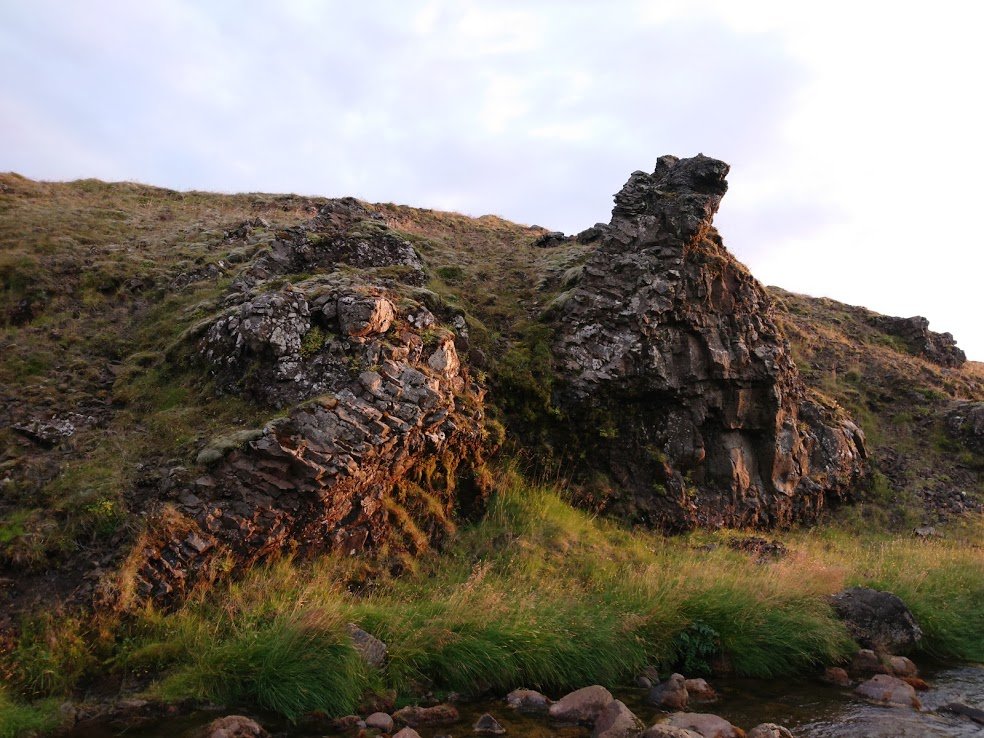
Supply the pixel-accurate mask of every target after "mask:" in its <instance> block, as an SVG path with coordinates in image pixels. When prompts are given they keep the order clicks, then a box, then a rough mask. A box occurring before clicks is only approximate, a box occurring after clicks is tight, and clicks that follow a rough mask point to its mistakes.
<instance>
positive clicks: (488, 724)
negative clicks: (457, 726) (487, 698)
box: [472, 712, 506, 735]
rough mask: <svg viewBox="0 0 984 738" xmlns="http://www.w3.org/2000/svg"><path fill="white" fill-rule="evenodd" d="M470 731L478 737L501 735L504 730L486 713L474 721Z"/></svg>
mask: <svg viewBox="0 0 984 738" xmlns="http://www.w3.org/2000/svg"><path fill="white" fill-rule="evenodd" d="M472 731H473V732H475V733H477V734H478V735H502V734H504V733H505V732H506V729H505V728H503V727H502V725H501V724H500V723H499V721H498V720H496V719H495V718H494V717H493V716H492V715H491V714H489V713H487V712H486V713H483V714H482V715H481V716H480V717H479V718H478V720H476V721H475V725H474V726H472Z"/></svg>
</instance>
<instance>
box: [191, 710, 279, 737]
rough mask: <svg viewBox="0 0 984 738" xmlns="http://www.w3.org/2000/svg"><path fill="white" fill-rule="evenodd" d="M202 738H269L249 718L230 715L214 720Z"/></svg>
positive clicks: (204, 731)
mask: <svg viewBox="0 0 984 738" xmlns="http://www.w3.org/2000/svg"><path fill="white" fill-rule="evenodd" d="M201 735H202V738H269V735H270V734H269V733H267V732H266V731H265V730H264V729H263V727H262V726H261V725H260V724H259V723H258V722H256V721H255V720H251V719H250V718H248V717H243V716H242V715H228V716H227V717H223V718H219V719H218V720H213V721H212V722H211V723H209V724H208V725H207V726H206V727H205V729H204V730H203V731H202V734H201Z"/></svg>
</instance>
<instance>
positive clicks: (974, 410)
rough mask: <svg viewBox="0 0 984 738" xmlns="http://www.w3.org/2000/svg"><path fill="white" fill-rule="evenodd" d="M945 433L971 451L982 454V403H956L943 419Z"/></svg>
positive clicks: (983, 407)
mask: <svg viewBox="0 0 984 738" xmlns="http://www.w3.org/2000/svg"><path fill="white" fill-rule="evenodd" d="M944 423H945V425H946V432H947V433H948V434H949V435H950V437H951V438H953V439H955V440H957V441H960V442H961V443H962V444H963V445H964V446H966V447H967V448H968V449H970V450H971V451H974V452H975V453H978V454H984V402H957V403H954V405H953V407H951V408H950V410H949V411H947V414H946V418H945V419H944Z"/></svg>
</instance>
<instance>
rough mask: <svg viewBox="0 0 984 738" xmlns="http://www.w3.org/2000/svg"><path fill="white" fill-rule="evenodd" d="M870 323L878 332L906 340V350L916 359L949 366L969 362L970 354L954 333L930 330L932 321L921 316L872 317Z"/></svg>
mask: <svg viewBox="0 0 984 738" xmlns="http://www.w3.org/2000/svg"><path fill="white" fill-rule="evenodd" d="M870 321H871V324H872V325H873V326H874V327H875V328H877V329H878V330H880V331H883V332H885V333H887V334H889V335H891V336H896V337H897V338H900V339H902V343H903V344H904V345H905V348H906V350H907V351H908V352H909V353H911V354H913V355H914V356H921V357H923V358H924V359H928V360H929V361H932V362H933V363H934V364H939V365H940V366H946V367H958V366H963V364H964V363H965V362H966V361H967V355H966V354H965V353H964V352H963V351H961V350H960V349H959V348H957V342H956V341H954V340H953V336H952V335H951V334H949V333H934V332H933V331H931V330H929V321H928V320H927V319H926V318H924V317H922V316H920V315H915V316H913V317H911V318H895V317H891V316H888V315H872V316H871V318H870Z"/></svg>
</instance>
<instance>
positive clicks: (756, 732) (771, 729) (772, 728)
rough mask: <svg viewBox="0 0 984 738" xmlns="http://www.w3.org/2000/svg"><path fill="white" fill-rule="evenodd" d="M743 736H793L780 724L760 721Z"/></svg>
mask: <svg viewBox="0 0 984 738" xmlns="http://www.w3.org/2000/svg"><path fill="white" fill-rule="evenodd" d="M745 738H793V734H792V733H791V732H790V731H789V729H788V728H784V727H782V726H781V725H776V724H775V723H762V724H761V725H756V726H755V727H754V728H752V729H751V730H750V731H748V733H746V734H745Z"/></svg>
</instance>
